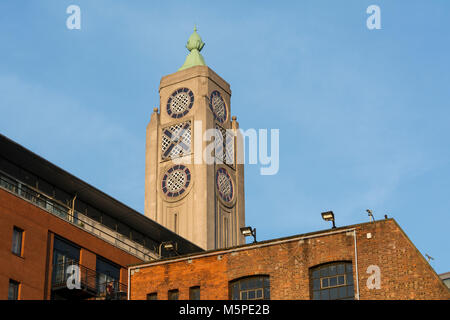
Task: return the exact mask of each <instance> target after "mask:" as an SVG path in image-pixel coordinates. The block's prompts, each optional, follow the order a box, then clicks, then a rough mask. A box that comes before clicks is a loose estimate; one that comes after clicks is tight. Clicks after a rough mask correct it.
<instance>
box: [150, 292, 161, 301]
mask: <svg viewBox="0 0 450 320" xmlns="http://www.w3.org/2000/svg"><path fill="white" fill-rule="evenodd" d="M147 300H158V294H157V293H156V292H152V293H148V294H147Z"/></svg>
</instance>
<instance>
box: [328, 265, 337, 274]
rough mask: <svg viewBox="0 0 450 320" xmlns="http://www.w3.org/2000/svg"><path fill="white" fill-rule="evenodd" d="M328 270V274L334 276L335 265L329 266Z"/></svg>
mask: <svg viewBox="0 0 450 320" xmlns="http://www.w3.org/2000/svg"><path fill="white" fill-rule="evenodd" d="M329 271H330V274H329V275H330V276H335V275H336V271H337V266H330V268H329Z"/></svg>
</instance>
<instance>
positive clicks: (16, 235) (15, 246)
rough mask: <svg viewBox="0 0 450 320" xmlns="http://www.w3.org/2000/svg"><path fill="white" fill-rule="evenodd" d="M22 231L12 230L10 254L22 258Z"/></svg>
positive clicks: (15, 228)
mask: <svg viewBox="0 0 450 320" xmlns="http://www.w3.org/2000/svg"><path fill="white" fill-rule="evenodd" d="M22 242H23V230H22V229H19V228H17V227H14V229H13V237H12V253H14V254H15V255H18V256H22Z"/></svg>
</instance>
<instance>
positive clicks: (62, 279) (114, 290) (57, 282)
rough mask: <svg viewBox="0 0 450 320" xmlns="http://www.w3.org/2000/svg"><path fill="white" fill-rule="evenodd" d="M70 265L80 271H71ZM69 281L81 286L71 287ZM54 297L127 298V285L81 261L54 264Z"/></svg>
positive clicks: (75, 298) (72, 298) (76, 298)
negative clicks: (80, 262) (90, 267)
mask: <svg viewBox="0 0 450 320" xmlns="http://www.w3.org/2000/svg"><path fill="white" fill-rule="evenodd" d="M69 267H72V270H73V269H77V270H78V271H79V272H75V273H73V272H70V269H68V268H69ZM73 267H75V268H73ZM68 283H69V284H74V283H78V284H79V288H76V287H78V285H77V286H76V287H75V285H73V288H72V289H70V288H69V285H68ZM52 299H68V300H83V299H95V300H126V299H127V286H126V285H125V284H123V283H120V282H119V281H117V280H115V279H112V278H111V277H109V276H108V275H105V274H102V273H99V272H96V271H95V270H92V269H89V268H86V267H85V266H83V265H81V264H79V263H74V262H70V263H60V264H56V265H54V266H53V277H52Z"/></svg>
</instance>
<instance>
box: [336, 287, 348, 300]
mask: <svg viewBox="0 0 450 320" xmlns="http://www.w3.org/2000/svg"><path fill="white" fill-rule="evenodd" d="M345 297H347V287H339V297H338V298H345Z"/></svg>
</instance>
